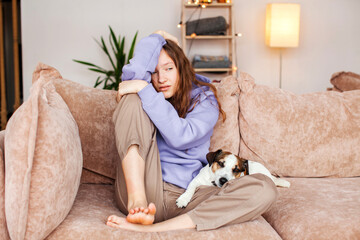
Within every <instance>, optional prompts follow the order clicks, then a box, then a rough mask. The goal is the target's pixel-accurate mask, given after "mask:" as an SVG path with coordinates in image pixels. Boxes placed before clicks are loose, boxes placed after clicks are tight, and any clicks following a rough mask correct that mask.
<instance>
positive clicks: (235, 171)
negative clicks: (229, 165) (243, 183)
mask: <svg viewBox="0 0 360 240" xmlns="http://www.w3.org/2000/svg"><path fill="white" fill-rule="evenodd" d="M239 172H241V170H240V169H239V168H238V167H237V166H236V167H235V168H234V169H233V173H239Z"/></svg>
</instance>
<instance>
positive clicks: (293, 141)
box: [239, 73, 360, 177]
mask: <svg viewBox="0 0 360 240" xmlns="http://www.w3.org/2000/svg"><path fill="white" fill-rule="evenodd" d="M239 87H240V91H241V92H240V98H239V104H240V115H239V119H240V135H241V143H240V155H241V156H242V157H244V158H247V159H251V160H254V161H258V162H261V163H263V164H264V165H265V166H266V167H267V168H268V169H270V170H271V172H272V173H274V174H277V175H280V176H290V177H354V176H360V90H353V91H347V92H343V93H340V92H335V91H330V92H329V91H327V92H326V91H324V92H315V93H307V94H301V95H298V94H294V93H291V92H290V91H286V90H283V89H279V88H271V87H267V86H262V85H258V84H256V83H255V81H254V79H253V78H252V77H251V76H250V75H248V74H246V73H241V74H240V77H239Z"/></svg>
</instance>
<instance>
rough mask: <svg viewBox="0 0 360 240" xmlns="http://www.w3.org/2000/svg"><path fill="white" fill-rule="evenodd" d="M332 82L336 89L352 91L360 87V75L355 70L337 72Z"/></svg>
mask: <svg viewBox="0 0 360 240" xmlns="http://www.w3.org/2000/svg"><path fill="white" fill-rule="evenodd" d="M330 82H331V84H332V85H334V89H336V90H340V91H350V90H357V89H360V75H359V74H356V73H353V72H337V73H334V74H333V75H332V76H331V79H330Z"/></svg>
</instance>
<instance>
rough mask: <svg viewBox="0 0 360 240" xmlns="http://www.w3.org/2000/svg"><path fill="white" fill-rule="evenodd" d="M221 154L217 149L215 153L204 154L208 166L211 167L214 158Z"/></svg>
mask: <svg viewBox="0 0 360 240" xmlns="http://www.w3.org/2000/svg"><path fill="white" fill-rule="evenodd" d="M220 153H222V150H221V149H219V150H217V151H216V152H209V153H208V154H206V160H207V161H208V163H209V165H210V166H211V165H212V164H213V162H215V160H216V158H217V157H218V156H219V154H220Z"/></svg>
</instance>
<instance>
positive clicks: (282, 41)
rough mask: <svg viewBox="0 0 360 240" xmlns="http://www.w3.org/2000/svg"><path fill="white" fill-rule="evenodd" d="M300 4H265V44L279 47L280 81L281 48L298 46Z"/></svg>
mask: <svg viewBox="0 0 360 240" xmlns="http://www.w3.org/2000/svg"><path fill="white" fill-rule="evenodd" d="M299 29H300V4H295V3H269V4H267V6H266V32H265V36H266V45H267V46H269V47H274V48H279V49H280V77H279V87H280V88H281V84H282V83H281V81H282V79H281V78H282V76H281V75H282V48H288V47H298V46H299Z"/></svg>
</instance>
